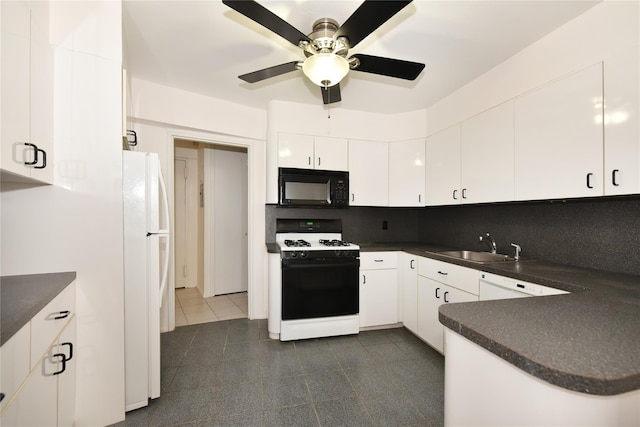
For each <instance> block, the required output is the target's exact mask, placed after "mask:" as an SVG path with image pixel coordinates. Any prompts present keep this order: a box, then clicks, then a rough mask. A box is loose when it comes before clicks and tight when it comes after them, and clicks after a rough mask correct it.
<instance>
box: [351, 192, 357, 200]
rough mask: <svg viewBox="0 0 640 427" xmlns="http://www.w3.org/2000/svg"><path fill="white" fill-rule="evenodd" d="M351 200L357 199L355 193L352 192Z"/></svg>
mask: <svg viewBox="0 0 640 427" xmlns="http://www.w3.org/2000/svg"><path fill="white" fill-rule="evenodd" d="M351 201H352V202H355V201H356V195H355V193H351Z"/></svg>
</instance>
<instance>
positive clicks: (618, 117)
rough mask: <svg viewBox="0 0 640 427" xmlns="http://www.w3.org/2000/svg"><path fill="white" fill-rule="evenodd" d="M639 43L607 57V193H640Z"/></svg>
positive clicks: (605, 134)
mask: <svg viewBox="0 0 640 427" xmlns="http://www.w3.org/2000/svg"><path fill="white" fill-rule="evenodd" d="M638 56H639V54H638V46H635V47H633V48H632V49H628V50H626V51H624V52H622V53H620V54H618V55H616V56H614V57H611V58H609V59H606V60H605V61H604V113H605V115H604V118H605V119H604V141H605V142H604V148H605V151H604V182H605V184H604V188H605V194H607V195H615V194H637V193H640V79H639V78H638V76H640V65H638V64H639V62H640V61H639V58H638Z"/></svg>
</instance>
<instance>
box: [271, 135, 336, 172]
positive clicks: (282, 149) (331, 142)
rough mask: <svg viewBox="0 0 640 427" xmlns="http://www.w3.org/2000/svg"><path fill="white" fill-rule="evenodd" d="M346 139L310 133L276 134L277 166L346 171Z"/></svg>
mask: <svg viewBox="0 0 640 427" xmlns="http://www.w3.org/2000/svg"><path fill="white" fill-rule="evenodd" d="M347 144H348V143H347V140H346V139H341V138H327V137H319V136H311V135H298V134H289V133H281V134H279V135H278V166H279V167H283V168H299V169H324V170H338V171H346V170H347V168H348V162H347V151H348V148H347V146H348V145H347Z"/></svg>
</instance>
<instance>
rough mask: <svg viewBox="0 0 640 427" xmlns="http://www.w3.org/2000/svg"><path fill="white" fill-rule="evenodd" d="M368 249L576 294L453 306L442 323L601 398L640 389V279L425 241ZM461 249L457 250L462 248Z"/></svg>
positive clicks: (445, 309) (554, 380) (443, 312)
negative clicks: (467, 255) (487, 258)
mask: <svg viewBox="0 0 640 427" xmlns="http://www.w3.org/2000/svg"><path fill="white" fill-rule="evenodd" d="M360 247H361V251H363V252H367V251H384V250H401V251H405V252H408V253H411V254H414V255H418V256H424V257H427V258H433V259H438V260H441V261H446V262H449V263H452V264H457V265H462V266H465V267H470V268H474V269H476V270H479V271H483V272H487V273H493V274H498V275H501V276H506V277H511V278H514V279H518V280H524V281H528V282H533V283H538V284H542V285H546V286H550V287H554V288H558V289H562V290H565V291H568V292H570V293H569V294H564V295H555V296H546V297H535V298H518V299H507V300H496V301H479V302H471V303H458V304H445V305H442V306H440V310H439V318H440V322H441V323H442V324H444V325H445V326H446V327H448V328H449V329H452V330H453V331H455V332H457V333H458V334H460V335H462V336H463V337H465V338H467V339H469V340H471V341H472V342H474V343H475V344H477V345H479V346H481V347H483V348H484V349H486V350H488V351H490V352H492V353H494V354H496V355H497V356H499V357H501V358H502V359H504V360H506V361H508V362H510V363H511V364H513V365H515V366H517V367H518V368H520V369H522V370H523V371H525V372H527V373H529V374H531V375H534V376H536V377H538V378H540V379H543V380H545V381H547V382H549V383H551V384H554V385H557V386H560V387H563V388H566V389H569V390H574V391H578V392H582V393H588V394H594V395H615V394H620V393H625V392H628V391H632V390H638V389H640V276H635V275H629V274H620V273H614V272H608V271H601V270H594V269H588V268H580V267H572V266H567V265H562V264H556V263H552V262H546V261H537V260H531V259H526V258H525V259H522V260H521V261H517V262H494V263H485V264H479V263H475V262H470V261H465V260H461V259H456V258H451V257H447V256H443V255H440V254H438V253H437V252H439V251H442V250H448V249H451V248H441V247H434V246H431V245H422V244H419V243H406V244H405V243H390V244H384V243H373V244H368V243H362V244H360ZM454 249H455V248H454Z"/></svg>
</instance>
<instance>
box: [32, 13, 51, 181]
mask: <svg viewBox="0 0 640 427" xmlns="http://www.w3.org/2000/svg"><path fill="white" fill-rule="evenodd" d="M30 4H31V62H30V70H31V72H30V75H31V81H30V83H31V91H30V100H29V102H30V114H31V142H32V143H34V144H36V145H37V146H38V148H39V149H40V150H41V151H39V152H38V153H39V154H38V157H39V159H38V164H37V165H36V167H32V168H30V169H31V178H33V179H37V180H38V181H42V182H46V183H53V162H54V159H53V154H54V153H53V48H52V46H51V44H50V43H49V4H48V3H47V2H31V3H30ZM45 163H46V165H45ZM43 166H45V167H43Z"/></svg>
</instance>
